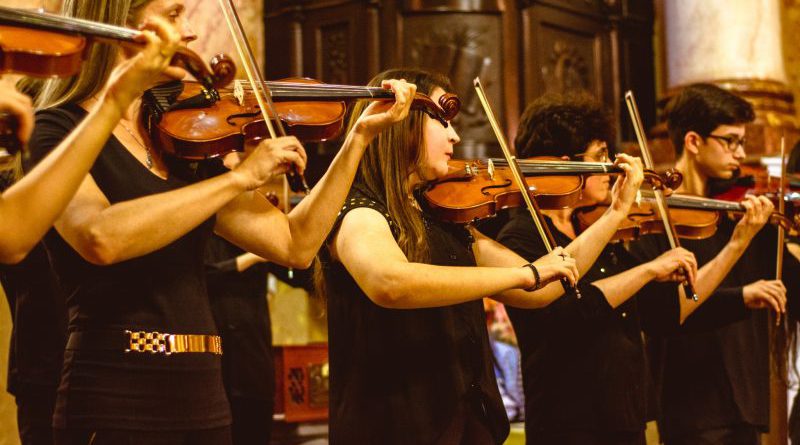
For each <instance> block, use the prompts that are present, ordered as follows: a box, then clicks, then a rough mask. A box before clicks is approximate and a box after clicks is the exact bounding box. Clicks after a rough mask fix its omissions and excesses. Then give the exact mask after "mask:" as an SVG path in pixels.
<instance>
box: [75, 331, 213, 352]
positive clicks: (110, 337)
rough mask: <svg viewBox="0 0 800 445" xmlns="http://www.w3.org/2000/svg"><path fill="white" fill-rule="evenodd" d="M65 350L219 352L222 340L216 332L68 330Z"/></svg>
mask: <svg viewBox="0 0 800 445" xmlns="http://www.w3.org/2000/svg"><path fill="white" fill-rule="evenodd" d="M66 349H68V350H81V351H89V350H93V351H124V352H126V353H150V354H161V355H171V354H180V353H185V352H201V353H202V352H206V353H210V354H216V355H222V339H220V338H219V336H217V335H201V334H167V333H162V332H147V331H135V332H134V331H129V330H125V331H124V332H119V331H110V332H109V331H80V332H72V333H70V335H69V339H68V341H67V348H66Z"/></svg>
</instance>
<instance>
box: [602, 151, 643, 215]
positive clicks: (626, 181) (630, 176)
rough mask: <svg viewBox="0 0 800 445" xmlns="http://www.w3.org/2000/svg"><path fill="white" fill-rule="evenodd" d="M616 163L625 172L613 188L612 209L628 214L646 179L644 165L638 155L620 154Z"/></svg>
mask: <svg viewBox="0 0 800 445" xmlns="http://www.w3.org/2000/svg"><path fill="white" fill-rule="evenodd" d="M614 165H616V166H617V167H619V168H620V169H622V170H623V171H624V172H625V174H624V175H622V176H620V177H618V178H617V181H616V182H615V183H614V187H613V188H612V189H611V207H610V210H612V211H614V212H619V213H620V214H622V215H624V216H627V215H628V212H629V211H630V209H631V206H632V205H633V203H634V201H635V200H636V197H637V194H638V192H639V188H640V187H641V185H642V181H643V180H644V167H643V165H642V160H641V159H640V158H638V157H633V156H629V155H626V154H619V155H618V156H617V159H616V160H615V161H614Z"/></svg>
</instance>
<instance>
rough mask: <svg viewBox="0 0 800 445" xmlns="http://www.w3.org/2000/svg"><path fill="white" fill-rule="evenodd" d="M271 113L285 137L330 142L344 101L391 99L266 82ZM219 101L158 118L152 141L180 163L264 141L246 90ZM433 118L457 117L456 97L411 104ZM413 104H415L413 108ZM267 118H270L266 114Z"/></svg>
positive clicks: (195, 90)
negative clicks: (278, 122)
mask: <svg viewBox="0 0 800 445" xmlns="http://www.w3.org/2000/svg"><path fill="white" fill-rule="evenodd" d="M267 84H268V85H269V89H270V91H271V94H272V101H273V102H274V110H275V113H276V114H277V115H278V118H280V120H281V123H282V124H283V125H284V126H285V127H286V131H287V133H288V134H290V135H293V136H295V137H297V138H298V139H300V140H301V141H303V142H323V141H327V140H331V139H335V138H337V137H339V135H341V134H342V131H343V130H344V118H345V116H346V114H347V102H346V101H347V100H349V99H375V100H391V99H393V98H394V95H393V94H392V93H391V91H389V90H384V89H382V88H368V87H356V86H345V85H326V84H323V83H322V82H319V81H316V80H313V79H304V78H291V79H283V80H279V81H273V82H267ZM203 88H204V87H203V86H202V85H200V84H198V83H196V82H185V83H184V91H183V93H181V95H180V96H179V97H178V100H185V99H187V98H190V97H193V96H195V95H197V94H203ZM216 93H217V94H218V96H219V99H218V100H216V101H215V102H213V103H209V104H208V105H206V106H203V107H202V108H185V109H177V110H172V111H168V112H166V113H164V115H163V116H162V118H161V120H160V122H159V123H158V125H157V127H158V131H157V135H156V142H157V143H158V144H159V146H160V147H161V148H162V149H163V150H164V151H166V152H168V153H171V154H172V155H174V156H177V157H179V158H182V159H190V160H202V159H209V158H215V157H219V156H224V155H225V154H228V153H231V152H234V151H242V150H243V147H244V144H245V142H246V141H257V140H259V139H263V138H266V137H268V129H267V126H266V123H265V121H264V118H263V117H262V114H261V110H260V107H259V106H258V103H257V102H256V101H255V99H254V98H253V97H252V95H250V94H248V87H246V86H244V85H243V84H241V83H238V82H237V84H236V86H235V88H233V89H231V88H225V89H216ZM414 104H415V105H412V107H414V106H417V107H420V108H424V109H426V110H428V111H427V112H429V113H438V117H437V118H438V119H441V120H442V122H445V123H446V122H447V121H448V120H449V119H452V118H453V117H455V115H456V114H457V113H458V110H459V107H460V102H459V101H458V97H456V96H455V95H452V94H449V95H445V96H443V97H442V100H440V101H439V104H438V105H437V104H434V103H433V102H432V101H431V100H430V98H427V96H424V95H418V96H417V99H415V102H414ZM417 104H418V105H417ZM267 114H268V116H269V117H270V119H275V115H274V114H273V113H272V112H271V111H268V112H267Z"/></svg>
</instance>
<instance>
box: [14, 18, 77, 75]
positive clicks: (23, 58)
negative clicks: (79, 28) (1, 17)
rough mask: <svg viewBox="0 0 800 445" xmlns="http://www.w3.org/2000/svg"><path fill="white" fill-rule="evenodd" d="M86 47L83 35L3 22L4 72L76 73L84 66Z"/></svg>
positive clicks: (30, 73) (36, 73) (26, 73)
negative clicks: (22, 26)
mask: <svg viewBox="0 0 800 445" xmlns="http://www.w3.org/2000/svg"><path fill="white" fill-rule="evenodd" d="M86 48H87V45H86V39H85V38H83V37H81V36H76V35H65V34H60V33H56V32H49V31H41V30H36V29H24V28H18V27H13V26H5V25H0V73H16V74H24V75H27V76H36V77H68V76H73V75H75V74H77V73H78V71H80V69H81V64H82V63H83V59H84V55H85V53H86Z"/></svg>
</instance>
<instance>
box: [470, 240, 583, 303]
mask: <svg viewBox="0 0 800 445" xmlns="http://www.w3.org/2000/svg"><path fill="white" fill-rule="evenodd" d="M470 232H471V233H472V236H473V237H474V238H475V243H474V244H473V245H472V251H473V252H474V253H475V260H476V262H477V263H478V266H485V267H502V268H508V267H520V266H521V265H524V264H527V263H528V261H527V260H526V259H525V258H523V257H521V256H519V255H518V254H517V253H516V252H514V251H513V250H511V249H509V248H508V247H506V246H504V245H502V244H500V243H498V242H497V241H495V240H493V239H491V238H489V237H487V236H486V235H484V234H482V233H480V232H479V231H478V230H477V229H475V228H471V230H470ZM561 253H563V254H564V255H566V256H567V258H564V259H562V258H561V257H560V254H561ZM567 260H569V261H567ZM533 264H534V265H535V266H536V267H537V269H538V270H539V274H540V276H541V279H542V282H543V283H550V284H547V285H545V286H543V287H542V288H541V289H539V290H537V291H534V292H527V291H525V290H523V289H525V288H519V289H516V288H515V289H509V290H505V291H504V292H501V293H498V294H493V296H492V298H494V299H496V300H498V301H500V302H501V303H503V304H508V305H510V306H514V307H519V308H526V309H536V308H541V307H544V306H547V305H548V304H550V303H552V302H553V301H554V300H555V299H557V298H558V297H560V296H561V295H563V294H564V287H563V286H562V284H561V283H560V282H558V281H556V282H551V281H554V279H555V278H557V277H560V276H565V277H567V279H568V281H569V282H570V283H571V284H572V285H573V286H574V285H576V283H577V281H578V278H579V276H580V275H579V274H578V271H577V260H576V259H574V258H570V257H569V254H567V253H566V249H562V248H560V247H558V248H556V249H554V250H553V251H552V252H551V253H550V254H548V255H546V256H544V257H542V258H540V259H537V260H536V261H534V262H533ZM573 265H574V267H570V266H573ZM543 267H548V268H555V270H560V271H561V272H560V273H559V274H558V275H557V276H555V275H548V276H542V271H543V270H544V268H543ZM560 268H563V270H561V269H560Z"/></svg>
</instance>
